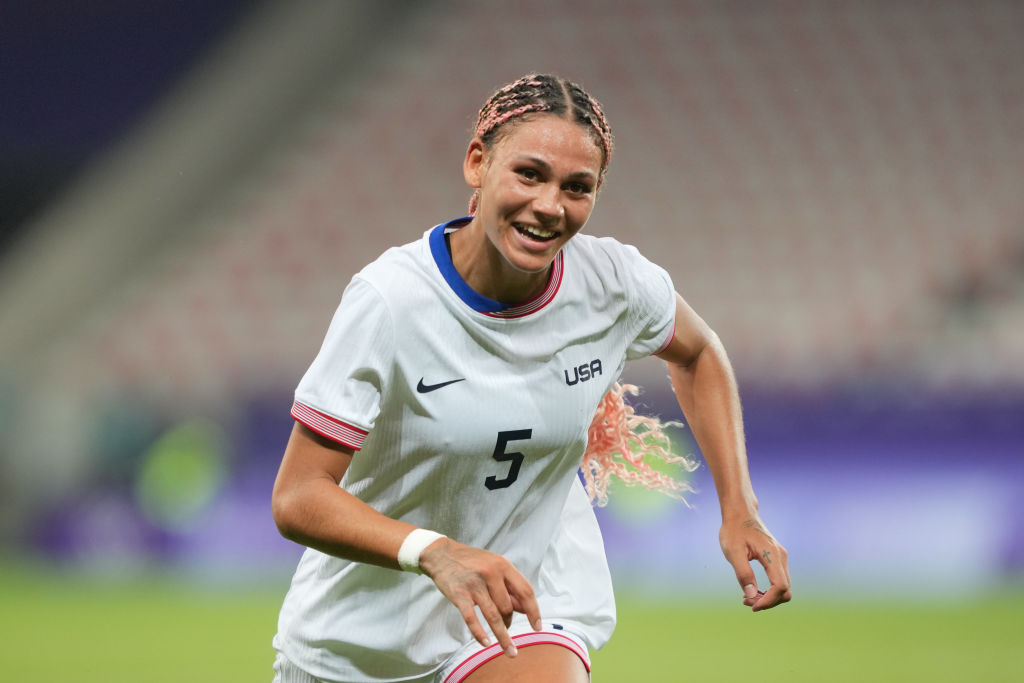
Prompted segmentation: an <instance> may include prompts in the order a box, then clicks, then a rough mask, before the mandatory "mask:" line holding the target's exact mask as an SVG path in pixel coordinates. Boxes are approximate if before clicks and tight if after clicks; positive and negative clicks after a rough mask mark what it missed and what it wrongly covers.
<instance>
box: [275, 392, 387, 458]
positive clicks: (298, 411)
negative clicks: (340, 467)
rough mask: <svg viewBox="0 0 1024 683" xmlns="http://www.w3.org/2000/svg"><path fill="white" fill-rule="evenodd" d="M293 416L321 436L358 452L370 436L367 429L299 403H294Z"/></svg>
mask: <svg viewBox="0 0 1024 683" xmlns="http://www.w3.org/2000/svg"><path fill="white" fill-rule="evenodd" d="M291 415H292V417H293V418H295V419H296V420H298V421H299V422H301V423H302V424H304V425H306V426H307V427H309V428H310V429H312V430H313V431H314V432H316V433H317V434H319V435H320V436H323V437H326V438H328V439H330V440H331V441H335V442H337V443H340V444H341V445H342V446H348V447H349V448H352V449H355V450H357V451H358V450H359V449H361V448H362V447H363V441H365V440H366V435H367V434H369V432H368V431H366V430H365V429H361V428H360V427H356V426H355V425H350V424H349V423H347V422H342V421H341V420H339V419H338V418H336V417H331V416H330V415H327V414H326V413H321V412H320V411H319V410H317V409H316V408H311V407H309V406H307V405H306V404H305V403H301V402H299V401H295V402H294V403H292V410H291Z"/></svg>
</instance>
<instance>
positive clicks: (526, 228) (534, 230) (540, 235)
mask: <svg viewBox="0 0 1024 683" xmlns="http://www.w3.org/2000/svg"><path fill="white" fill-rule="evenodd" d="M512 227H514V228H515V229H516V231H517V232H518V233H519V234H520V235H523V236H524V237H526V238H527V239H531V240H533V241H535V242H550V241H551V240H553V239H555V238H556V237H558V233H557V232H553V231H551V230H545V229H544V228H540V227H537V226H534V225H526V224H524V223H513V224H512Z"/></svg>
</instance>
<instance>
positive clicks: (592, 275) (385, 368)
mask: <svg viewBox="0 0 1024 683" xmlns="http://www.w3.org/2000/svg"><path fill="white" fill-rule="evenodd" d="M468 220H469V219H459V220H457V221H452V222H450V223H448V224H443V225H440V226H437V227H436V228H433V229H432V230H430V231H427V233H426V234H425V235H424V237H423V239H421V240H418V241H416V242H413V243H410V244H407V245H405V246H402V247H395V248H392V249H389V250H388V251H386V252H385V253H384V254H383V255H382V256H381V257H380V258H379V259H378V260H377V261H375V262H373V263H371V264H370V265H368V266H367V267H366V268H364V269H363V270H362V271H361V272H360V273H358V274H357V275H356V276H355V277H353V279H352V281H351V282H350V284H349V285H348V287H347V288H346V289H345V292H344V294H343V296H342V300H341V304H340V305H339V307H338V310H337V312H336V313H335V316H334V319H333V320H332V322H331V325H330V328H329V330H328V332H327V335H326V338H325V340H324V343H323V346H322V348H321V350H320V353H319V354H318V355H317V357H316V359H315V360H314V361H313V363H312V365H311V366H310V368H309V370H308V371H307V372H306V374H305V375H304V376H303V378H302V380H301V381H300V382H299V385H298V388H297V389H296V392H295V403H294V405H293V409H292V415H293V416H294V417H295V418H296V419H297V420H299V421H300V422H302V423H303V424H306V425H307V426H309V427H310V428H311V429H313V430H314V431H317V432H319V433H321V434H325V435H326V436H328V437H329V438H333V439H335V440H336V441H338V442H340V443H342V444H346V445H348V446H349V447H351V448H354V449H361V450H359V452H357V453H356V454H355V456H354V457H353V459H352V462H351V464H350V466H349V468H348V471H347V472H346V473H345V477H344V479H343V480H342V482H341V486H343V487H344V488H345V489H346V490H348V491H349V492H351V493H352V494H354V495H355V496H357V497H358V498H360V499H361V500H363V501H365V502H366V503H368V504H369V505H371V506H372V507H374V508H375V509H377V510H378V511H380V512H382V513H383V514H385V515H387V516H389V517H392V518H396V519H401V520H404V521H407V522H410V523H412V524H415V525H417V526H420V527H424V528H428V529H433V530H435V531H438V532H440V533H443V534H445V535H447V536H449V537H451V538H454V539H456V540H458V541H460V542H462V543H466V544H469V545H473V546H477V547H482V548H486V549H488V550H490V551H492V552H496V553H500V554H502V555H504V556H505V557H506V558H507V559H508V560H509V561H511V562H512V563H513V564H514V565H515V566H516V567H517V568H518V569H519V571H520V572H521V573H522V574H523V575H524V576H525V577H526V579H527V580H528V581H530V583H531V585H533V587H534V589H535V592H536V594H537V599H538V603H539V606H540V610H541V614H542V616H543V617H544V619H545V620H552V621H558V619H560V618H561V619H567V620H572V621H575V622H576V623H578V624H579V625H580V632H579V634H578V635H579V637H580V638H581V639H582V640H583V641H584V642H585V643H586V645H587V646H588V647H593V648H597V647H600V646H601V645H603V644H604V643H605V642H606V641H607V639H608V637H609V636H610V634H611V631H612V629H613V628H614V622H615V608H614V600H613V596H612V590H611V581H610V578H609V575H608V568H607V562H606V560H605V556H604V547H603V541H602V539H601V533H600V529H599V528H598V526H597V521H596V519H595V517H594V513H593V510H592V508H591V506H590V504H589V501H588V500H587V497H586V494H585V492H584V491H583V487H582V485H581V484H580V482H579V479H578V478H577V471H578V467H579V463H580V459H581V458H582V455H583V452H584V450H585V447H586V435H587V428H588V426H589V425H590V421H591V418H592V417H593V414H594V411H595V410H596V408H597V405H598V403H599V401H600V400H601V398H602V397H603V396H604V394H605V393H606V392H607V391H608V389H609V388H610V387H611V385H612V384H613V383H614V382H615V381H616V379H617V378H618V377H619V375H620V373H621V371H622V367H623V365H624V363H625V361H626V360H629V359H634V358H640V357H643V356H646V355H649V354H651V353H653V352H655V351H657V350H659V349H661V348H663V347H664V345H665V344H666V342H667V341H668V339H669V338H670V337H669V336H670V335H671V334H672V332H673V329H674V327H673V324H674V317H675V291H674V288H673V287H672V282H671V280H670V278H669V276H668V274H667V273H666V272H665V271H664V270H662V269H661V268H659V267H657V266H655V265H654V264H652V263H651V262H650V261H648V260H646V259H645V258H643V257H642V256H641V255H640V254H639V252H638V251H637V250H636V249H635V248H633V247H631V246H627V245H623V244H621V243H620V242H618V241H616V240H614V239H612V238H595V237H591V236H589V235H584V234H580V235H576V236H575V237H573V238H572V239H571V240H570V241H569V242H568V243H567V244H566V245H565V246H564V247H563V248H562V250H561V252H560V254H559V256H558V257H557V258H556V264H557V268H553V269H552V276H551V278H550V280H549V282H548V286H547V288H545V290H544V292H542V294H541V296H540V297H537V298H535V299H534V300H531V301H530V302H526V303H525V304H521V305H518V306H514V307H502V306H501V304H498V302H493V301H492V300H489V299H486V297H480V296H479V295H476V293H475V292H472V290H468V287H461V286H458V283H457V281H456V282H455V283H454V284H453V280H452V278H453V277H455V278H458V273H457V271H455V269H454V268H453V267H452V266H451V257H450V255H449V253H448V250H447V249H446V248H445V247H444V232H445V231H446V230H453V229H458V228H459V227H462V225H464V224H465V223H466V222H468ZM463 284H465V283H463ZM467 290H468V292H467ZM474 295H475V296H474ZM495 304H497V305H495ZM470 638H471V635H470V634H469V630H468V628H467V627H466V625H465V623H464V622H463V620H462V617H461V616H460V615H459V613H458V610H456V609H455V607H454V606H452V605H451V604H450V603H449V602H448V601H447V599H445V598H444V596H443V595H441V593H440V592H439V591H438V590H437V589H436V587H435V586H434V584H433V582H432V581H431V580H430V579H429V578H428V577H426V576H420V575H415V574H408V573H402V572H397V571H393V570H389V569H383V568H379V567H374V566H371V565H366V564H360V563H355V562H349V561H346V560H342V559H339V558H336V557H332V556H329V555H326V554H323V553H320V552H318V551H315V550H312V549H310V550H307V551H306V552H305V553H304V554H303V557H302V560H301V561H300V562H299V566H298V568H297V569H296V572H295V576H294V577H293V580H292V586H291V588H290V590H289V592H288V595H287V596H286V598H285V602H284V606H283V607H282V610H281V616H280V621H279V628H278V634H277V636H276V637H275V646H276V647H277V648H278V649H279V650H281V651H282V652H284V653H285V654H286V655H287V657H288V658H289V659H291V660H292V661H294V662H295V663H296V664H297V665H298V666H300V667H301V668H302V669H303V670H305V671H308V672H309V673H310V674H311V675H313V676H315V677H317V678H322V679H324V680H327V681H353V682H356V681H400V680H408V679H412V678H415V677H419V676H423V675H425V674H429V673H430V672H431V671H436V670H437V669H438V668H439V667H440V666H441V665H442V664H443V663H444V662H445V661H446V659H447V658H448V657H450V656H451V655H452V653H453V652H455V651H456V650H457V649H458V648H460V647H461V646H462V645H463V644H464V643H465V642H467V641H468V640H470Z"/></svg>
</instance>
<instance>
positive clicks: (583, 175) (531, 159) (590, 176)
mask: <svg viewBox="0 0 1024 683" xmlns="http://www.w3.org/2000/svg"><path fill="white" fill-rule="evenodd" d="M520 161H529V162H531V163H534V164H537V165H538V166H540V167H541V168H543V169H544V171H545V172H546V173H551V164H549V163H548V162H546V161H544V160H543V159H541V158H540V157H533V156H527V155H523V156H522V157H520ZM569 177H570V178H584V179H587V180H592V181H596V180H597V176H596V175H594V174H593V173H591V172H590V171H576V172H575V173H570V174H569Z"/></svg>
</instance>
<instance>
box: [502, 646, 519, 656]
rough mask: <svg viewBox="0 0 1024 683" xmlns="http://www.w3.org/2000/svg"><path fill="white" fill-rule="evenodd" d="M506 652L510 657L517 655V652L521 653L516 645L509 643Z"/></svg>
mask: <svg viewBox="0 0 1024 683" xmlns="http://www.w3.org/2000/svg"><path fill="white" fill-rule="evenodd" d="M505 654H507V655H508V656H509V657H515V656H516V655H517V654H519V650H517V649H516V646H515V645H509V646H508V649H507V650H505Z"/></svg>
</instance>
